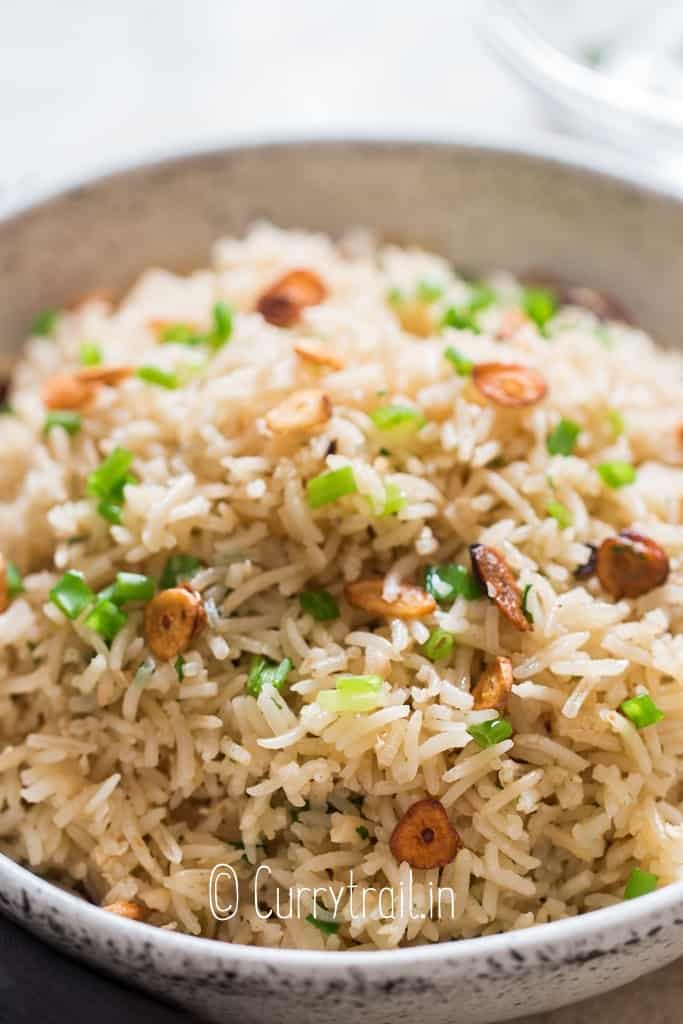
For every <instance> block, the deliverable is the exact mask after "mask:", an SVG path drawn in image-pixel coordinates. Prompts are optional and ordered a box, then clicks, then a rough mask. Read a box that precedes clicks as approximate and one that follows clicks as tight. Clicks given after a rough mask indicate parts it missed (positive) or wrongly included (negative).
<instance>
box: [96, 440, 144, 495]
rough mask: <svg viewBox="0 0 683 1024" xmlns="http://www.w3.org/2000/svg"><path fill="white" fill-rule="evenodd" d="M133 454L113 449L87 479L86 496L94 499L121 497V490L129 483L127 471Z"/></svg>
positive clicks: (124, 450)
mask: <svg viewBox="0 0 683 1024" xmlns="http://www.w3.org/2000/svg"><path fill="white" fill-rule="evenodd" d="M132 462H133V453H132V452H129V451H128V450H127V449H126V448H114V450H113V452H112V453H111V454H110V455H108V456H107V458H106V459H105V460H104V462H101V463H100V464H99V466H98V467H97V469H95V470H93V472H92V473H91V474H90V476H89V477H88V482H87V490H88V494H90V495H92V497H94V498H111V497H113V496H115V497H117V498H119V497H123V488H124V486H125V485H126V484H127V483H129V482H130V476H129V473H128V470H129V469H130V467H131V464H132Z"/></svg>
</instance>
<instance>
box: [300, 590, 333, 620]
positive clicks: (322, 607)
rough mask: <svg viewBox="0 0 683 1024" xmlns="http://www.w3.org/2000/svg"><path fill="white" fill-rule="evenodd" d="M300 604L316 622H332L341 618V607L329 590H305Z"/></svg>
mask: <svg viewBox="0 0 683 1024" xmlns="http://www.w3.org/2000/svg"><path fill="white" fill-rule="evenodd" d="M299 604H300V605H301V607H302V608H303V610H304V611H305V612H308V614H309V615H312V616H313V618H314V619H315V621H316V622H330V621H331V620H332V619H338V618H339V607H338V605H337V602H336V601H335V599H334V598H333V597H332V594H330V592H329V591H328V590H304V592H303V593H302V594H299Z"/></svg>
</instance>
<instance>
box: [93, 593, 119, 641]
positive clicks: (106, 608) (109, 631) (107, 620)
mask: <svg viewBox="0 0 683 1024" xmlns="http://www.w3.org/2000/svg"><path fill="white" fill-rule="evenodd" d="M127 620H128V616H127V615H125V614H124V612H122V611H121V609H120V608H119V607H118V606H117V605H115V604H114V602H113V601H109V600H107V598H104V599H100V600H99V601H98V602H97V604H96V605H95V607H94V608H93V610H92V611H91V612H90V614H89V615H88V617H87V618H86V620H85V624H86V626H87V627H88V629H92V630H93V632H94V633H99V634H100V636H102V637H103V638H104V639H105V640H106V642H107V643H108V644H109V643H111V642H112V640H113V639H114V637H115V636H116V634H117V633H118V632H119V630H120V629H121V628H122V627H123V626H125V624H126V622H127Z"/></svg>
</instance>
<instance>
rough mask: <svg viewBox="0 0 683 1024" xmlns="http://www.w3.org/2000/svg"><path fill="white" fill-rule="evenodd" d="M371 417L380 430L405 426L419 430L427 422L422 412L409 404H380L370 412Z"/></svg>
mask: <svg viewBox="0 0 683 1024" xmlns="http://www.w3.org/2000/svg"><path fill="white" fill-rule="evenodd" d="M370 419H371V420H372V422H373V423H374V424H375V426H376V427H377V429H378V430H394V429H395V428H396V427H405V426H410V427H411V428H414V429H415V430H419V429H420V428H421V427H424V425H425V423H426V420H425V418H424V416H423V415H422V413H421V412H420V411H419V410H418V409H413V408H411V406H409V405H380V406H379V408H377V409H374V410H373V411H372V412H371V413H370Z"/></svg>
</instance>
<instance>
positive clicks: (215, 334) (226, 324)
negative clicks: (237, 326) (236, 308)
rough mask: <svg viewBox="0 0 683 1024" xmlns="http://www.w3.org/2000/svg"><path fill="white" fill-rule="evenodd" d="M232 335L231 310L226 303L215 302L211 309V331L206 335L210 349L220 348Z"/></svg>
mask: <svg viewBox="0 0 683 1024" xmlns="http://www.w3.org/2000/svg"><path fill="white" fill-rule="evenodd" d="M231 335H232V310H231V309H230V306H228V304H227V303H226V302H217V303H216V304H215V306H214V307H213V329H212V330H211V331H210V332H209V334H208V335H207V339H206V340H207V341H208V343H209V345H210V346H211V348H212V349H214V350H217V349H219V348H222V347H223V345H225V344H226V342H228V341H230V337H231Z"/></svg>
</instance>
